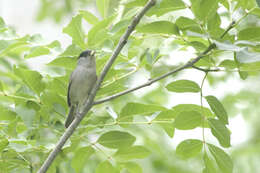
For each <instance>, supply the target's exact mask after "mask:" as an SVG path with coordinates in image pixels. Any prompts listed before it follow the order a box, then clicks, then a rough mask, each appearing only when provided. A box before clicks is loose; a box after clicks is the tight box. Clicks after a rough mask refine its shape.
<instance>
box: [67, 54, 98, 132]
mask: <svg viewBox="0 0 260 173" xmlns="http://www.w3.org/2000/svg"><path fill="white" fill-rule="evenodd" d="M96 80H97V74H96V60H95V51H91V50H86V51H84V52H82V53H81V54H80V55H79V57H78V64H77V67H76V68H75V70H74V71H73V72H72V73H71V75H70V80H69V87H68V93H67V102H68V105H69V108H70V111H69V114H68V117H67V119H66V122H65V127H66V128H68V127H69V125H70V124H71V123H72V121H73V120H74V118H75V116H76V113H77V112H79V111H80V109H81V107H82V105H83V104H84V103H85V101H86V100H87V99H88V95H89V94H90V91H91V89H92V88H93V86H94V85H95V83H96Z"/></svg>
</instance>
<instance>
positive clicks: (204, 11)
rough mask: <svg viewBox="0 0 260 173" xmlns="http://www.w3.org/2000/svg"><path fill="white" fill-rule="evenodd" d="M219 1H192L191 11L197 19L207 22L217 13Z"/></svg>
mask: <svg viewBox="0 0 260 173" xmlns="http://www.w3.org/2000/svg"><path fill="white" fill-rule="evenodd" d="M217 8H218V1H216V0H191V10H192V12H193V13H194V15H195V16H196V18H198V19H200V20H202V21H204V22H205V21H207V20H209V19H211V18H212V17H213V16H214V15H215V13H216V12H217Z"/></svg>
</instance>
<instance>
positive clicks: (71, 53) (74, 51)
mask: <svg viewBox="0 0 260 173" xmlns="http://www.w3.org/2000/svg"><path fill="white" fill-rule="evenodd" d="M81 52H82V49H81V48H80V47H79V46H77V45H75V44H72V45H70V46H68V47H67V48H66V50H65V51H64V52H63V53H62V54H60V55H59V57H78V56H79V55H80V53H81Z"/></svg>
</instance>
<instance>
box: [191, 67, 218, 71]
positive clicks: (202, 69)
mask: <svg viewBox="0 0 260 173" xmlns="http://www.w3.org/2000/svg"><path fill="white" fill-rule="evenodd" d="M191 67H192V68H195V69H196V70H200V71H203V72H218V71H221V69H219V68H216V69H204V68H200V67H197V66H195V65H192V66H191Z"/></svg>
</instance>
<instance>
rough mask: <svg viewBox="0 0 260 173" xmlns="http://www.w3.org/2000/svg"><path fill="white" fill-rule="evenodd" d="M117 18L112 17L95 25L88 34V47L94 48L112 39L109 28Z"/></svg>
mask: <svg viewBox="0 0 260 173" xmlns="http://www.w3.org/2000/svg"><path fill="white" fill-rule="evenodd" d="M114 18H115V16H110V17H108V18H106V19H104V20H102V21H100V22H98V23H97V24H96V25H94V26H93V27H92V28H91V29H90V30H89V32H88V45H89V46H92V47H94V46H95V45H97V44H99V43H102V42H103V41H104V40H106V39H107V38H109V37H110V35H109V34H108V30H107V27H108V26H109V25H110V24H111V22H112V21H113V20H114Z"/></svg>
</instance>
